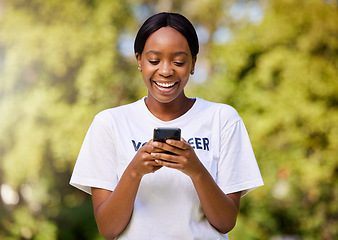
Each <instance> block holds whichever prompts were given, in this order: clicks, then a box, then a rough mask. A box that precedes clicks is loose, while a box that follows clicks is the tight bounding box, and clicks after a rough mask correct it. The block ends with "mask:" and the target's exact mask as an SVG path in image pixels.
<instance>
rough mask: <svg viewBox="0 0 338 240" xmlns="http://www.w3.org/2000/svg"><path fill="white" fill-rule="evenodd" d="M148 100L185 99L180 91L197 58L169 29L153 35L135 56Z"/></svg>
mask: <svg viewBox="0 0 338 240" xmlns="http://www.w3.org/2000/svg"><path fill="white" fill-rule="evenodd" d="M136 58H137V61H138V65H139V68H140V71H142V76H143V80H144V82H145V84H146V86H147V88H148V95H149V97H150V98H151V97H153V98H154V99H156V100H157V101H159V102H161V103H169V102H172V101H173V100H175V99H177V97H179V96H180V97H182V96H183V97H185V95H184V92H183V89H184V87H185V85H186V84H187V82H188V79H189V75H190V73H191V72H192V70H193V69H194V66H195V61H196V57H194V58H193V57H192V56H191V52H190V48H189V44H188V41H187V40H186V38H185V37H184V36H183V35H182V34H181V33H180V32H178V31H177V30H175V29H174V28H171V27H163V28H160V29H159V30H157V31H156V32H154V33H152V34H151V35H150V36H149V38H148V39H147V41H146V44H145V46H144V49H143V52H142V55H139V54H138V53H137V54H136Z"/></svg>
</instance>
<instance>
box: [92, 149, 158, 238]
mask: <svg viewBox="0 0 338 240" xmlns="http://www.w3.org/2000/svg"><path fill="white" fill-rule="evenodd" d="M152 151H153V147H152V146H151V145H149V144H147V145H145V146H143V147H142V148H140V149H139V151H138V152H137V153H136V155H135V157H134V158H133V160H132V161H131V162H130V164H129V165H128V167H127V168H126V170H125V171H124V173H123V175H122V177H121V179H120V181H119V183H118V184H117V186H116V188H115V190H114V191H113V192H111V191H108V190H104V189H99V188H92V201H93V208H94V216H95V219H96V223H97V226H98V229H99V232H100V234H101V235H102V236H104V237H105V238H107V239H114V238H115V237H117V236H118V235H119V234H120V233H121V232H122V231H123V230H124V229H125V228H126V226H127V225H128V223H129V220H130V218H131V215H132V212H133V208H134V202H135V198H136V194H137V191H138V188H139V185H140V182H141V179H142V177H143V176H144V175H145V174H147V173H151V172H155V171H157V170H158V169H160V168H161V166H160V165H158V164H157V163H156V162H155V161H154V158H153V156H152V155H150V153H151V152H152Z"/></svg>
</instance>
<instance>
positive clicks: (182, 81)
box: [70, 13, 263, 240]
mask: <svg viewBox="0 0 338 240" xmlns="http://www.w3.org/2000/svg"><path fill="white" fill-rule="evenodd" d="M198 49H199V48H198V39H197V35H196V32H195V29H194V27H193V26H192V24H191V23H190V22H189V20H188V19H186V18H185V17H183V16H182V15H180V14H174V13H159V14H156V15H154V16H152V17H150V18H149V19H148V20H147V21H146V22H145V23H144V24H143V25H142V27H141V28H140V30H139V32H138V34H137V36H136V39H135V45H134V50H135V57H136V60H137V63H138V68H139V71H140V72H141V73H142V78H143V81H144V83H145V85H146V86H147V88H148V96H147V97H144V98H143V99H141V100H139V101H137V102H134V103H131V104H128V105H124V106H120V107H116V108H112V109H107V110H105V111H102V112H101V113H99V114H97V116H96V117H95V119H94V121H93V123H92V125H91V127H90V129H89V130H88V133H87V135H86V137H85V140H84V143H83V145H82V148H81V151H80V153H79V156H78V159H77V162H76V165H75V168H74V172H73V175H72V178H71V181H70V183H71V184H72V185H73V186H75V187H78V188H79V189H81V190H83V191H86V192H88V193H90V194H92V200H93V208H94V215H95V219H96V222H97V225H98V229H99V231H100V233H101V234H102V235H103V236H104V237H106V238H107V239H114V238H116V237H118V238H119V239H147V240H148V239H213V240H215V239H228V235H227V233H228V232H229V231H230V230H231V229H232V228H233V227H234V226H235V223H236V218H237V214H238V209H239V204H240V197H241V196H243V195H245V194H246V193H247V192H248V191H250V190H252V189H254V188H256V187H259V186H261V185H263V181H262V178H261V175H260V171H259V168H258V165H257V162H256V159H255V156H254V153H253V151H252V147H251V143H250V140H249V137H248V134H247V131H246V129H245V126H244V123H243V121H242V119H241V118H240V117H239V115H238V113H237V112H236V110H235V109H233V108H232V107H230V106H228V105H225V104H219V103H212V102H208V101H206V100H203V99H200V98H197V97H195V98H189V97H187V96H186V95H185V93H184V88H185V86H186V84H187V82H188V80H189V77H190V75H191V74H193V73H194V68H195V63H196V59H197V53H198ZM158 127H162V128H180V129H181V131H182V137H183V138H182V139H180V140H172V139H168V140H166V142H158V141H153V140H151V136H152V133H153V130H154V129H155V128H158ZM185 139H187V141H186V140H185ZM150 173H153V174H150Z"/></svg>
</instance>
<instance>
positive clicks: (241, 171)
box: [217, 117, 264, 196]
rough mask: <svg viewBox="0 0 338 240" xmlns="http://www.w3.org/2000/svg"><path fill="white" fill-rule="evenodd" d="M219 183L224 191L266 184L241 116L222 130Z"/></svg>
mask: <svg viewBox="0 0 338 240" xmlns="http://www.w3.org/2000/svg"><path fill="white" fill-rule="evenodd" d="M220 148H221V149H220V150H221V151H220V161H219V164H218V175H217V183H218V185H219V187H220V188H221V189H222V190H223V192H224V193H226V194H228V193H234V192H239V191H242V196H244V195H245V194H246V193H248V192H249V191H251V190H253V189H255V188H257V187H259V186H262V185H264V183H263V179H262V176H261V173H260V171H259V167H258V164H257V161H256V158H255V155H254V152H253V149H252V145H251V142H250V139H249V135H248V132H247V130H246V128H245V126H244V123H243V121H242V119H241V118H239V117H238V120H237V121H235V122H234V123H233V124H231V126H229V127H227V126H226V127H223V129H222V130H221V146H220Z"/></svg>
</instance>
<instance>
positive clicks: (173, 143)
mask: <svg viewBox="0 0 338 240" xmlns="http://www.w3.org/2000/svg"><path fill="white" fill-rule="evenodd" d="M182 140H183V141H177V140H172V139H168V140H167V141H166V143H167V144H168V145H170V146H174V147H176V148H179V149H183V150H187V149H189V148H190V144H189V143H187V142H186V141H185V140H184V139H183V138H182Z"/></svg>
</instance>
